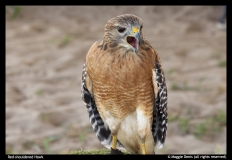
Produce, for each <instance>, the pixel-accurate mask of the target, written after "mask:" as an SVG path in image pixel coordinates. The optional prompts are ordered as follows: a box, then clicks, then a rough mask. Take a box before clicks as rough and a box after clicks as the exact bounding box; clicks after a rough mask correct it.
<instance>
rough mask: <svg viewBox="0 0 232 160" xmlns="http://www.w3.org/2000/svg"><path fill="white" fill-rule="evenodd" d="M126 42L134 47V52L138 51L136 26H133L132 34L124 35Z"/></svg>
mask: <svg viewBox="0 0 232 160" xmlns="http://www.w3.org/2000/svg"><path fill="white" fill-rule="evenodd" d="M126 40H127V43H129V44H130V45H131V46H132V47H133V48H134V49H135V53H138V47H139V45H140V33H139V29H138V28H137V27H134V28H133V30H132V34H131V35H129V36H127V37H126Z"/></svg>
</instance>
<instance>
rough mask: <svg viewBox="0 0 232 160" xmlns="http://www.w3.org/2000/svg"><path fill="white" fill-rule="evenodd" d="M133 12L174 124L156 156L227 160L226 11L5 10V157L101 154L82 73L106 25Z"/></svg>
mask: <svg viewBox="0 0 232 160" xmlns="http://www.w3.org/2000/svg"><path fill="white" fill-rule="evenodd" d="M126 13H131V14H135V15H137V16H139V17H140V18H142V19H143V23H144V27H143V33H144V36H145V37H146V39H147V40H148V41H149V42H150V43H151V45H152V46H153V47H154V48H155V49H156V51H157V52H158V53H159V55H160V58H161V61H162V66H163V69H164V72H165V77H166V83H167V87H168V114H169V119H168V120H169V123H168V131H167V138H166V142H165V145H164V147H163V148H162V149H156V153H157V154H188V153H189V154H214V153H216V154H225V153H226V150H227V147H226V30H225V28H224V29H223V28H222V27H217V25H216V23H217V22H218V19H219V18H220V17H221V15H222V14H223V9H222V6H6V153H7V154H11V153H16V154H31V153H34V154H46V153H48V154H49V153H52V154H55V153H67V152H70V151H73V150H77V149H85V150H90V149H98V148H103V146H102V145H101V144H100V142H99V141H98V139H97V137H96V136H95V133H94V131H93V130H92V128H91V125H90V122H89V119H88V113H87V110H86V107H85V105H84V104H83V102H82V99H81V91H80V84H81V72H82V66H83V63H84V61H85V56H86V54H87V52H88V50H89V48H90V47H91V45H92V44H93V43H94V42H95V41H97V40H100V39H101V38H102V37H103V34H104V26H105V24H106V22H107V21H108V20H109V19H111V18H113V17H115V16H118V15H121V14H126Z"/></svg>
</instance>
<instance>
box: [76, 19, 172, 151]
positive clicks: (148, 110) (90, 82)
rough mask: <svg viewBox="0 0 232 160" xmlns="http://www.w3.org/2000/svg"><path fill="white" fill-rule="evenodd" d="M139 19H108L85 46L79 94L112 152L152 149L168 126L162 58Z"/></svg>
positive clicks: (161, 139) (94, 127)
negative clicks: (101, 32) (102, 30)
mask: <svg viewBox="0 0 232 160" xmlns="http://www.w3.org/2000/svg"><path fill="white" fill-rule="evenodd" d="M142 28H143V22H142V19H141V18H139V17H137V16H135V15H132V14H125V15H120V16H117V17H115V18H112V19H110V20H109V21H108V22H107V23H106V25H105V33H104V36H103V38H102V40H100V41H97V42H95V43H94V44H93V45H92V46H91V48H90V49H89V51H88V53H87V55H86V59H85V64H84V67H83V71H82V87H81V92H82V93H81V95H82V99H83V101H84V103H85V105H86V107H87V110H88V113H89V119H90V122H91V124H92V127H93V130H94V131H95V132H96V136H97V137H98V139H99V141H100V142H101V144H102V145H104V146H105V147H106V148H108V149H110V150H111V154H122V152H121V150H127V151H129V152H130V153H132V154H155V152H154V148H155V146H158V147H162V146H163V144H164V141H165V138H166V132H167V122H168V117H167V115H168V114H167V87H166V83H165V77H164V72H163V69H162V67H161V61H160V58H159V56H158V54H157V52H156V51H155V50H154V48H153V47H152V46H151V45H150V43H149V42H148V41H147V40H146V39H145V38H144V36H143V32H142Z"/></svg>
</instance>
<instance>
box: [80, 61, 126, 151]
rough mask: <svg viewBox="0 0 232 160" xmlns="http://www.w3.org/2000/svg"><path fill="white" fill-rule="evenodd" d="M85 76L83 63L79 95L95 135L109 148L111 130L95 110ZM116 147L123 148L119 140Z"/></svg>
mask: <svg viewBox="0 0 232 160" xmlns="http://www.w3.org/2000/svg"><path fill="white" fill-rule="evenodd" d="M86 77H87V76H86V69H85V64H84V66H83V70H82V83H81V97H82V99H83V101H84V103H85V105H86V107H87V110H88V113H89V120H90V123H91V125H92V127H93V130H94V131H95V133H96V136H97V137H98V139H99V141H100V142H101V144H102V145H104V146H105V147H106V148H108V149H110V147H111V142H112V136H111V131H110V130H108V129H106V128H105V126H104V122H103V120H102V118H101V116H100V114H99V112H98V110H97V107H96V104H95V101H94V97H93V95H92V94H91V93H90V91H89V90H88V88H87V85H86ZM117 147H118V148H120V149H124V147H123V146H122V144H121V143H120V142H119V141H118V142H117Z"/></svg>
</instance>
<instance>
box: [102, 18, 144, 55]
mask: <svg viewBox="0 0 232 160" xmlns="http://www.w3.org/2000/svg"><path fill="white" fill-rule="evenodd" d="M142 27H143V23H142V20H141V18H139V17H137V16H135V15H133V14H124V15H120V16H117V17H114V18H112V19H110V20H109V21H108V22H107V23H106V25H105V35H104V40H106V41H107V43H109V44H110V47H115V48H116V47H123V48H124V49H126V50H127V51H129V50H131V51H134V52H136V53H138V47H139V45H140V42H141V41H142V39H143V37H142Z"/></svg>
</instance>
